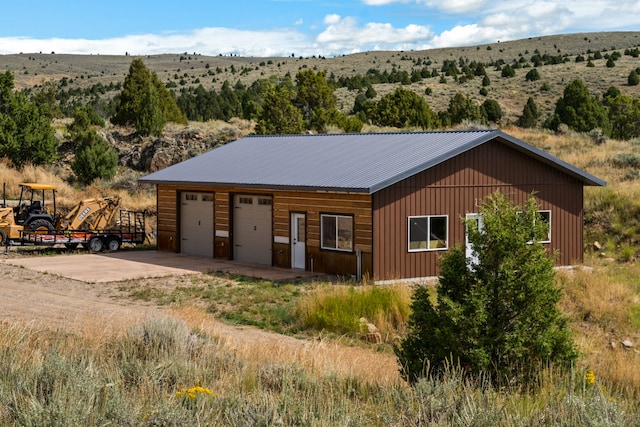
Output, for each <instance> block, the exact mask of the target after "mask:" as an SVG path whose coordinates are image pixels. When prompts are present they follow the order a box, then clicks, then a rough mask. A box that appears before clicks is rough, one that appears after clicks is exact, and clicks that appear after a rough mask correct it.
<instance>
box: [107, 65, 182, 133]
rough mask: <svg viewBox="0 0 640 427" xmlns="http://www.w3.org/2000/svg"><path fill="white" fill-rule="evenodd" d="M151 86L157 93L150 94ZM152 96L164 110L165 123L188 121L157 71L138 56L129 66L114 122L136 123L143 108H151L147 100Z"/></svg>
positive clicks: (122, 123) (161, 109)
mask: <svg viewBox="0 0 640 427" xmlns="http://www.w3.org/2000/svg"><path fill="white" fill-rule="evenodd" d="M151 88H153V89H154V90H155V92H156V93H155V95H150V94H149V92H150V91H151V90H152V89H151ZM150 97H151V98H153V100H154V102H155V103H156V104H157V107H158V108H159V109H160V111H161V112H162V116H163V117H164V120H165V123H166V122H175V123H186V122H187V118H186V116H185V115H184V113H182V111H181V110H180V108H179V107H178V105H177V103H176V100H175V99H174V97H173V95H172V94H171V92H169V90H167V88H166V87H165V86H164V84H162V82H161V81H160V79H159V78H158V76H157V75H156V74H155V73H151V72H150V71H149V69H148V68H147V67H146V66H145V65H144V62H143V61H142V59H139V58H136V59H134V60H133V61H132V62H131V65H130V66H129V74H128V75H127V76H126V77H125V80H124V85H123V87H122V92H121V93H120V96H119V104H118V107H117V109H116V112H115V114H114V115H113V117H112V118H111V121H112V123H114V124H118V125H122V126H127V125H136V123H138V116H139V115H140V114H141V112H142V110H143V109H147V108H149V106H148V105H146V101H148V100H149V99H150ZM154 108H155V106H154ZM163 126H164V124H163Z"/></svg>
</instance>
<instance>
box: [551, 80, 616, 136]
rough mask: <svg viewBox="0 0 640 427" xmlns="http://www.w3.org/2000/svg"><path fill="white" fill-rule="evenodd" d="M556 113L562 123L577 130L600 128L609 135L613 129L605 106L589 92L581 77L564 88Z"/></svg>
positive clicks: (557, 103) (586, 130) (587, 130)
mask: <svg viewBox="0 0 640 427" xmlns="http://www.w3.org/2000/svg"><path fill="white" fill-rule="evenodd" d="M555 115H556V116H557V117H558V119H559V121H560V122H561V123H565V124H566V125H567V126H569V127H570V128H571V129H573V130H575V131H577V132H589V131H591V130H593V129H595V128H600V129H602V132H603V134H604V135H609V134H610V131H611V125H610V123H609V120H608V118H607V113H606V111H605V109H604V107H603V106H602V105H601V104H600V103H599V102H598V101H597V100H596V98H595V97H593V96H591V95H590V94H589V90H588V89H587V87H586V86H585V84H584V82H583V81H582V80H580V79H577V80H574V81H573V82H571V83H569V84H568V85H567V87H566V88H565V89H564V96H563V97H562V98H560V99H559V100H558V101H557V102H556V109H555Z"/></svg>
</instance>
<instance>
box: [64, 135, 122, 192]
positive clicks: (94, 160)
mask: <svg viewBox="0 0 640 427" xmlns="http://www.w3.org/2000/svg"><path fill="white" fill-rule="evenodd" d="M75 142H76V144H77V145H78V149H77V150H76V157H75V159H74V160H73V162H71V170H73V173H74V174H75V175H76V177H77V178H78V181H80V182H82V183H83V184H90V183H91V182H92V181H93V180H95V179H98V178H99V179H111V178H113V177H114V176H115V173H116V167H117V166H118V153H116V151H115V150H114V149H112V148H111V146H109V143H108V142H107V141H105V140H104V139H103V138H102V137H100V135H98V134H97V133H96V132H95V131H94V130H88V131H86V132H84V133H83V134H81V135H79V136H78V138H77V139H76V140H75Z"/></svg>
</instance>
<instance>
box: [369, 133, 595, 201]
mask: <svg viewBox="0 0 640 427" xmlns="http://www.w3.org/2000/svg"><path fill="white" fill-rule="evenodd" d="M497 138H500V139H502V140H503V142H506V143H507V145H509V146H511V147H513V148H515V149H516V150H518V151H520V152H523V153H526V154H528V155H533V157H535V158H537V159H538V160H540V161H542V162H543V163H546V164H548V165H550V166H552V167H555V168H557V169H561V170H563V171H564V172H565V173H567V174H568V175H571V176H573V177H574V178H576V179H578V180H579V181H582V182H583V183H584V184H586V185H589V186H596V187H605V186H606V185H607V183H606V182H605V181H604V180H601V179H600V178H597V177H595V176H593V175H591V174H589V173H587V172H585V171H583V170H582V169H579V168H577V167H575V166H573V165H570V164H569V163H567V162H564V161H562V160H560V159H559V158H557V157H555V156H552V155H551V154H549V153H546V152H544V151H542V150H540V149H539V148H536V147H534V146H533V145H531V144H528V143H526V142H524V141H521V140H519V139H517V138H514V137H512V136H510V135H508V134H506V133H504V132H502V131H500V130H497V129H496V130H491V131H490V132H488V133H486V134H485V135H483V136H480V137H478V138H476V139H474V140H473V141H470V142H468V143H467V144H463V145H460V146H458V147H456V148H455V149H454V150H451V151H449V152H447V153H446V154H444V155H442V156H439V157H436V158H434V159H431V160H430V161H428V162H425V163H422V164H420V165H418V166H416V167H414V168H411V169H408V170H407V171H405V172H403V173H402V174H398V175H396V176H394V177H392V178H389V179H387V180H385V181H382V182H380V183H378V184H376V185H373V186H371V187H370V188H369V193H370V194H373V193H375V192H377V191H380V190H382V189H384V188H386V187H389V186H391V185H393V184H396V183H398V182H400V181H402V180H403V179H406V178H408V177H410V176H413V175H415V174H417V173H420V172H423V171H425V170H428V169H431V168H432V167H434V166H437V165H439V164H440V163H443V162H446V161H447V160H450V159H453V158H454V157H456V156H459V155H460V154H462V153H465V152H467V151H469V150H472V149H474V148H476V147H479V146H480V145H482V144H484V143H486V142H489V141H491V140H494V139H497Z"/></svg>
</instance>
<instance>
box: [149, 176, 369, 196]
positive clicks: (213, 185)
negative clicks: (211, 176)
mask: <svg viewBox="0 0 640 427" xmlns="http://www.w3.org/2000/svg"><path fill="white" fill-rule="evenodd" d="M140 181H142V182H144V183H146V184H155V185H176V186H181V187H206V188H237V189H243V190H244V189H248V190H269V191H274V190H275V191H277V190H283V191H311V192H331V193H364V194H371V193H372V192H371V189H370V188H360V187H323V186H315V185H278V184H247V183H237V182H199V181H172V180H156V179H152V180H150V179H144V178H140Z"/></svg>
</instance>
